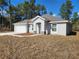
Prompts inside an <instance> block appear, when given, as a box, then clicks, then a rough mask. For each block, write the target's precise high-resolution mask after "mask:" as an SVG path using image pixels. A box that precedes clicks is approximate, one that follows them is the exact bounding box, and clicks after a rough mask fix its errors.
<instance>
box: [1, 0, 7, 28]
mask: <svg viewBox="0 0 79 59" xmlns="http://www.w3.org/2000/svg"><path fill="white" fill-rule="evenodd" d="M4 6H7V3H6V0H0V8H1V14H0V15H1V20H2V21H1V23H2V24H1V27H2V28H3V17H2V16H3V10H4Z"/></svg>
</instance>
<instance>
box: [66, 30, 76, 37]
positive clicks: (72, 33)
mask: <svg viewBox="0 0 79 59" xmlns="http://www.w3.org/2000/svg"><path fill="white" fill-rule="evenodd" d="M72 35H74V36H76V35H77V32H74V31H72V32H71V33H70V34H68V36H72Z"/></svg>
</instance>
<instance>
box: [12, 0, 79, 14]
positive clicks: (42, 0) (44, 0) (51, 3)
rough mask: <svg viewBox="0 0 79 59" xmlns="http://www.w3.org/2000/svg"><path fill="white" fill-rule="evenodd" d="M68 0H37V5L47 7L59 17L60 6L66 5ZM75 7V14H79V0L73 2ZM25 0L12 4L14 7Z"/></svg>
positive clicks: (17, 0) (15, 1)
mask: <svg viewBox="0 0 79 59" xmlns="http://www.w3.org/2000/svg"><path fill="white" fill-rule="evenodd" d="M65 1H66V0H36V4H41V5H45V7H46V8H47V11H48V12H51V11H52V12H53V13H54V14H56V15H58V14H59V10H60V6H61V5H62V3H64V2H65ZM71 1H72V3H73V6H74V9H73V12H79V0H71ZM22 2H23V0H13V1H12V3H13V4H14V5H16V4H18V3H22Z"/></svg>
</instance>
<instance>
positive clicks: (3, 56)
mask: <svg viewBox="0 0 79 59" xmlns="http://www.w3.org/2000/svg"><path fill="white" fill-rule="evenodd" d="M0 59H79V33H77V35H76V36H52V35H44V36H35V37H27V38H17V37H12V36H3V37H0Z"/></svg>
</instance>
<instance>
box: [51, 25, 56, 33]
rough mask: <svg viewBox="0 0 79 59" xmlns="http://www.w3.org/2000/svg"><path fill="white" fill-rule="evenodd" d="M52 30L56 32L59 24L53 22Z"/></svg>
mask: <svg viewBox="0 0 79 59" xmlns="http://www.w3.org/2000/svg"><path fill="white" fill-rule="evenodd" d="M52 31H54V32H56V31H57V24H52Z"/></svg>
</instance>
